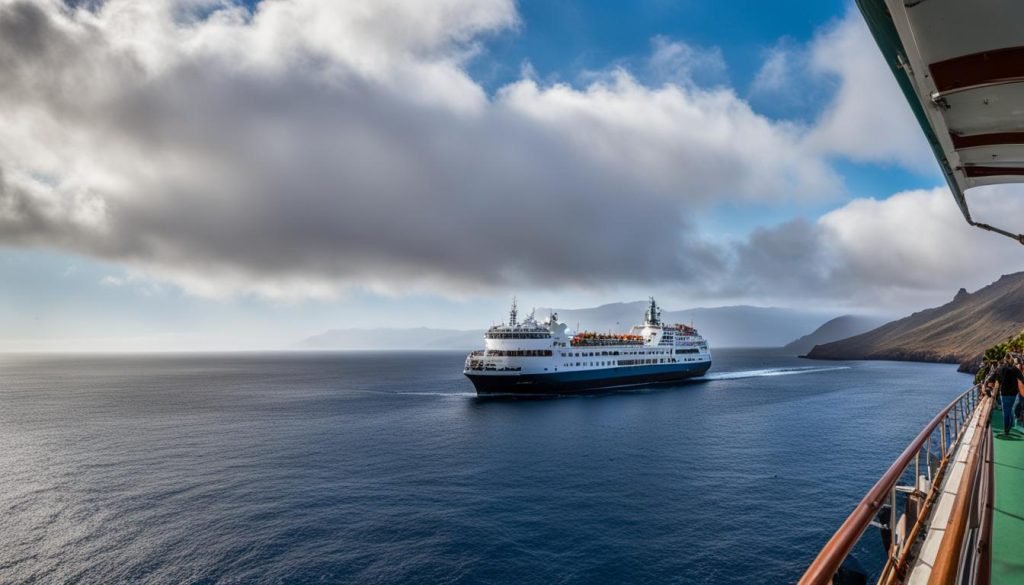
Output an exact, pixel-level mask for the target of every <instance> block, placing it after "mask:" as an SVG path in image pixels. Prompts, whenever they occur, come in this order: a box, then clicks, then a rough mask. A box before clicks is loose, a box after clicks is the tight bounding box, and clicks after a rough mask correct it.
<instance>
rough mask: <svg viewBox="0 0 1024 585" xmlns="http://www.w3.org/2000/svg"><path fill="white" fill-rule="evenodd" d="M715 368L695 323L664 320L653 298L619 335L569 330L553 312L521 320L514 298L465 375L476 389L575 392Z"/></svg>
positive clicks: (679, 376)
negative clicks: (505, 318)
mask: <svg viewBox="0 0 1024 585" xmlns="http://www.w3.org/2000/svg"><path fill="white" fill-rule="evenodd" d="M710 367H711V352H710V351H709V350H708V343H707V341H706V340H705V339H704V338H703V337H701V336H700V334H699V333H698V332H697V330H696V329H694V328H693V327H691V326H687V325H679V324H674V325H665V324H662V322H661V309H660V308H658V305H657V303H655V301H654V299H653V298H651V299H650V305H649V306H648V308H647V312H646V314H645V316H644V322H643V324H642V325H635V326H634V327H633V328H632V329H631V330H630V332H629V333H621V334H620V333H607V334H602V333H594V332H588V331H582V332H576V333H574V334H570V333H569V331H568V327H567V326H566V324H565V323H559V322H558V315H556V314H554V313H552V314H551V316H550V317H548V318H547V319H545V320H544V322H542V323H541V322H538V321H537V320H536V319H535V318H534V315H533V314H532V313H531V314H530V315H529V316H528V317H526V319H524V320H523V321H522V322H520V321H519V319H518V311H517V309H516V303H515V300H513V301H512V310H511V311H510V312H509V320H508V323H507V324H506V323H502V324H501V325H495V326H493V327H491V328H490V329H488V330H487V333H486V334H485V335H484V349H482V350H479V351H474V352H472V353H471V354H469V355H468V356H467V357H466V365H465V369H464V371H463V373H464V374H465V375H466V377H467V378H469V379H470V381H472V382H473V386H475V387H476V392H477V394H570V393H578V392H586V391H592V390H602V389H609V388H620V387H627V386H639V385H646V384H657V383H666V382H677V381H680V380H685V379H687V378H693V377H697V376H703V375H704V373H705V372H707V371H708V368H710Z"/></svg>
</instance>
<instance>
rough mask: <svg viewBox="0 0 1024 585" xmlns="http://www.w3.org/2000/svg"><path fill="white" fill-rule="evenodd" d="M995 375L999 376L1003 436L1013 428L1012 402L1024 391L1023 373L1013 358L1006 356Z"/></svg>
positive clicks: (1008, 433) (1007, 434)
mask: <svg viewBox="0 0 1024 585" xmlns="http://www.w3.org/2000/svg"><path fill="white" fill-rule="evenodd" d="M996 375H997V376H998V378H999V398H1000V401H1001V402H1002V407H1003V436H1009V435H1010V429H1012V428H1013V404H1014V403H1015V402H1016V401H1017V396H1018V395H1019V394H1020V393H1021V392H1022V391H1024V374H1021V371H1020V368H1018V367H1017V366H1016V365H1015V364H1014V363H1013V358H1011V357H1010V356H1007V357H1006V359H1004V360H1003V366H1002V367H1001V368H999V372H998V373H997V374H996Z"/></svg>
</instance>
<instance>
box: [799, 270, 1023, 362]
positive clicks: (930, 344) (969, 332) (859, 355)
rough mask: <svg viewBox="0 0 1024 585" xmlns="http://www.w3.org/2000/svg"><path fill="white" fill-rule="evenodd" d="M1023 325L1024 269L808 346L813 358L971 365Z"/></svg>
mask: <svg viewBox="0 0 1024 585" xmlns="http://www.w3.org/2000/svg"><path fill="white" fill-rule="evenodd" d="M1022 328H1024V272H1018V273H1016V274H1009V275H1003V276H1002V277H1001V278H1000V279H999V280H997V281H996V282H994V283H992V284H990V285H988V286H986V287H984V288H982V289H979V290H978V291H976V292H974V293H968V292H967V291H966V290H965V289H960V291H959V292H957V294H956V296H955V297H954V298H953V300H952V301H950V302H949V303H946V304H945V305H942V306H941V307H935V308H932V309H927V310H924V311H920V312H917V313H914V314H913V315H910V316H909V317H904V318H903V319H899V320H897V321H893V322H891V323H887V324H885V325H883V326H881V327H878V328H877V329H873V330H871V331H868V332H867V333H862V334H860V335H856V336H853V337H850V338H847V339H843V340H840V341H835V342H832V343H826V344H822V345H818V346H816V347H814V349H812V350H811V351H810V352H809V353H808V354H807V357H809V358H813V359H874V360H903V361H924V362H943V363H959V364H960V365H961V370H965V371H966V370H970V369H972V368H974V367H976V364H977V362H979V361H980V358H981V354H982V353H983V352H984V351H985V350H986V349H988V348H989V347H991V346H992V345H995V344H996V343H999V342H1001V341H1005V340H1006V339H1007V338H1008V337H1011V336H1013V335H1016V334H1017V333H1020V331H1021V329H1022Z"/></svg>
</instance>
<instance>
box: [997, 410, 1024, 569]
mask: <svg viewBox="0 0 1024 585" xmlns="http://www.w3.org/2000/svg"><path fill="white" fill-rule="evenodd" d="M992 432H994V433H996V436H995V441H994V448H995V476H996V480H995V483H996V487H995V492H996V505H995V509H994V510H993V513H992V585H1011V584H1014V585H1016V584H1021V585H1024V432H1022V430H1021V429H1020V428H1019V427H1018V428H1015V429H1014V430H1013V431H1012V432H1011V434H1010V436H1009V437H1001V436H999V433H1002V432H1003V413H1002V411H1000V410H993V412H992Z"/></svg>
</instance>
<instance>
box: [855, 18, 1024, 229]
mask: <svg viewBox="0 0 1024 585" xmlns="http://www.w3.org/2000/svg"><path fill="white" fill-rule="evenodd" d="M857 5H858V7H859V8H860V11H861V13H862V14H863V15H864V19H865V20H866V21H867V24H868V28H870V29H871V34H872V35H873V36H874V38H875V41H876V42H877V43H878V47H879V48H880V49H881V51H882V54H883V55H884V57H885V60H886V62H887V63H888V65H889V68H890V69H891V70H892V72H893V74H894V75H895V76H896V80H897V82H899V85H900V88H901V89H902V90H903V94H904V96H905V97H906V98H907V102H908V103H909V104H910V107H911V109H912V110H913V112H914V115H915V116H916V117H917V121H918V123H919V124H920V125H921V129H922V130H923V131H924V134H925V137H926V138H927V139H928V143H929V144H930V146H931V148H932V152H933V153H934V154H935V158H936V159H937V160H938V162H939V166H940V167H941V168H942V173H943V175H944V176H945V178H946V182H947V183H948V184H949V188H950V190H951V191H952V193H953V198H954V199H955V200H956V203H957V205H958V206H959V207H960V211H961V213H963V216H964V219H966V220H967V222H968V223H969V224H971V225H973V226H977V227H979V228H982V229H986V230H989V231H993V232H996V233H999V234H1003V235H1005V236H1009V237H1012V238H1014V239H1016V240H1017V241H1019V242H1021V243H1022V244H1024V235H1021V234H1020V233H1019V231H1020V230H1021V227H1020V226H1016V227H1013V226H999V227H996V226H992V225H989V224H987V223H982V222H980V221H977V220H976V219H975V218H974V217H973V216H972V215H971V210H970V206H969V205H968V198H967V191H968V190H969V189H972V188H975V187H980V186H985V185H995V184H1000V183H1020V182H1024V2H1020V1H1019V0H970V1H967V0H857ZM865 50H870V48H869V47H865Z"/></svg>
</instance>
